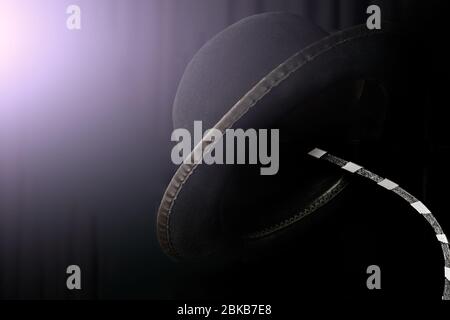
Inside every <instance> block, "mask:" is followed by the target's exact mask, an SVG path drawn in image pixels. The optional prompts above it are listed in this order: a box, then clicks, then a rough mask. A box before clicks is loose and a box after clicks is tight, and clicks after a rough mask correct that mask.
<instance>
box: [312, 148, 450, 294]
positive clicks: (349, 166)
mask: <svg viewBox="0 0 450 320" xmlns="http://www.w3.org/2000/svg"><path fill="white" fill-rule="evenodd" d="M308 154H309V155H310V156H312V157H314V158H317V159H323V160H326V161H328V162H331V163H333V164H335V165H336V166H339V167H340V168H341V169H343V170H346V171H348V172H350V173H354V174H357V175H359V176H362V177H364V178H366V179H369V180H371V181H374V182H376V183H377V184H378V185H379V186H381V187H383V188H385V189H387V190H389V191H392V192H394V193H395V194H397V195H398V196H400V197H402V198H403V199H404V200H405V201H407V202H408V203H409V204H410V205H411V206H412V207H413V208H414V209H415V210H416V211H417V212H418V213H420V214H421V215H422V216H423V217H424V218H425V219H426V220H427V221H428V223H429V224H430V225H431V227H433V229H434V232H435V233H436V238H437V239H438V241H439V242H440V244H441V248H442V253H443V255H444V261H445V266H444V276H445V278H444V279H445V280H444V281H445V284H444V292H443V294H442V299H443V300H450V249H449V246H448V240H447V237H446V236H445V234H444V232H443V231H442V228H441V226H440V225H439V223H438V222H437V220H436V218H435V217H434V216H433V215H432V214H431V211H430V210H428V208H427V207H426V206H425V205H424V204H423V203H422V202H421V201H419V200H418V199H417V198H416V197H414V196H413V195H411V194H410V193H409V192H407V191H406V190H404V189H403V188H401V187H400V186H399V185H398V184H396V183H395V182H392V181H391V180H389V179H386V178H382V177H380V176H379V175H377V174H375V173H373V172H370V171H369V170H367V169H364V168H363V167H361V166H359V165H357V164H356V163H353V162H350V161H346V160H344V159H341V158H339V157H336V156H334V155H332V154H330V153H328V152H327V151H324V150H321V149H319V148H315V149H313V150H311V151H310V152H309V153H308Z"/></svg>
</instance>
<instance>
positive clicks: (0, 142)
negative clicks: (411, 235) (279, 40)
mask: <svg viewBox="0 0 450 320" xmlns="http://www.w3.org/2000/svg"><path fill="white" fill-rule="evenodd" d="M19 2H20V3H22V5H24V6H26V5H27V2H26V1H19ZM30 2H31V1H30ZM75 2H76V3H77V4H79V5H80V6H81V8H82V10H83V29H82V31H81V32H80V33H79V34H76V35H75V36H73V37H75V38H70V37H71V36H72V35H70V36H68V35H67V34H66V33H64V32H66V31H65V30H64V25H63V24H62V25H61V27H60V28H61V31H52V32H48V30H47V29H45V28H39V27H42V26H41V25H39V24H37V25H35V26H30V28H31V29H29V30H30V32H31V31H32V30H34V32H39V31H41V32H43V33H45V32H47V33H45V35H43V36H42V37H43V39H44V38H45V41H46V42H45V43H44V44H47V46H49V47H50V48H51V52H50V49H49V51H48V52H47V51H45V50H44V51H45V52H44V51H42V50H43V49H42V48H40V50H41V51H42V52H44V53H42V52H41V51H39V50H37V51H38V52H41V56H40V60H37V61H36V62H38V63H36V64H33V68H32V69H33V74H34V75H36V74H37V73H38V72H40V73H41V74H42V78H39V77H36V78H35V81H39V80H36V79H47V80H48V79H50V80H48V83H46V84H45V85H46V86H45V85H41V86H40V87H37V89H35V90H32V89H31V88H34V87H33V86H32V84H31V82H32V80H29V78H26V77H25V76H24V78H23V79H22V78H18V80H17V83H14V85H15V86H14V90H13V89H12V88H13V84H12V81H13V80H11V79H12V78H14V77H12V76H11V75H7V74H6V73H4V74H0V77H1V78H2V82H1V83H2V85H4V84H6V83H8V85H9V86H3V88H2V90H1V91H0V93H2V94H3V97H2V99H4V101H1V100H0V125H2V130H1V131H0V297H1V298H6V299H15V298H72V299H80V298H153V299H166V298H185V297H192V298H195V297H207V296H208V290H209V289H208V286H204V287H202V286H201V285H199V284H198V283H196V282H195V281H193V280H192V279H195V274H196V272H195V271H192V270H191V269H189V268H188V267H186V266H182V265H179V264H175V263H173V262H172V261H170V260H169V259H168V258H167V257H165V256H164V255H163V254H162V252H161V250H160V249H159V246H158V243H157V240H156V236H155V219H156V210H157V207H158V205H159V200H160V197H161V195H162V193H163V191H164V189H165V187H166V185H167V183H168V181H169V179H170V177H171V174H172V173H173V172H174V170H175V169H176V168H175V166H173V165H172V164H171V161H170V149H171V147H172V145H171V143H170V133H171V130H172V129H171V126H172V124H171V105H172V101H173V98H174V96H175V93H176V88H177V84H178V82H179V79H180V77H181V75H182V73H183V71H184V68H185V67H186V65H187V63H188V62H189V61H190V59H191V58H192V56H193V55H194V54H195V52H196V51H197V50H198V49H199V48H200V47H201V46H202V45H203V44H204V43H205V42H206V41H207V40H208V39H210V38H211V37H212V36H213V35H215V34H216V33H218V32H219V31H221V30H223V29H224V28H225V27H227V26H228V25H230V24H232V23H234V22H236V21H238V20H240V19H242V18H244V17H246V16H249V15H252V14H256V13H260V12H268V11H290V12H294V13H298V14H301V15H304V16H307V17H309V18H310V19H311V20H312V21H314V22H315V23H317V24H319V25H320V26H321V27H323V28H324V29H325V30H327V31H330V32H331V31H334V30H338V29H342V28H345V27H348V26H351V25H355V24H359V23H364V22H365V19H366V17H367V15H366V13H365V10H366V8H367V6H368V5H369V4H370V3H375V4H378V5H380V7H381V10H382V15H383V19H389V20H395V21H399V22H402V23H403V24H404V26H407V27H408V28H410V29H413V30H415V31H416V32H418V35H417V42H418V43H420V45H419V46H418V47H420V48H421V50H423V51H421V52H420V53H419V54H418V56H420V57H421V58H422V59H420V60H419V61H417V63H418V64H419V65H421V66H423V65H426V66H427V67H428V70H429V73H427V74H424V75H423V79H424V82H426V84H427V86H426V89H424V90H429V92H428V93H427V97H428V101H427V103H426V104H425V105H423V106H422V107H423V109H422V111H423V123H422V125H421V127H420V128H419V129H418V130H419V131H420V134H419V135H420V136H421V139H420V140H419V141H418V142H417V141H415V142H414V143H410V142H408V139H407V138H405V141H406V142H408V143H409V144H408V148H417V150H420V154H421V157H420V158H419V159H416V160H411V161H412V162H411V163H412V164H411V166H413V167H414V172H415V175H414V177H408V182H407V184H406V185H404V187H405V188H406V189H407V190H412V193H413V194H415V195H416V196H417V197H420V198H421V199H422V200H423V201H424V202H425V203H426V204H427V205H428V206H429V207H430V208H432V211H433V212H435V215H436V217H437V219H438V221H440V222H441V224H442V226H443V228H444V230H449V228H450V223H449V222H450V219H449V218H448V217H447V216H448V212H449V205H448V204H447V201H446V193H447V183H446V181H448V178H450V174H449V170H448V169H447V168H446V167H445V166H446V165H447V163H448V159H449V156H450V154H449V143H448V134H447V120H446V112H445V109H446V107H447V103H446V100H445V98H447V96H446V92H447V90H448V89H447V84H448V76H447V74H448V72H447V71H448V62H447V59H448V58H447V57H448V55H447V51H446V49H445V46H446V45H445V41H446V40H445V39H446V38H447V37H446V32H447V29H448V28H447V27H446V25H445V14H446V12H448V11H446V9H447V8H446V7H445V3H446V1H361V0H354V1H350V0H346V1H338V0H335V1H333V0H327V1H325V0H320V1H319V0H309V1H307V0H304V1H301V0H292V1H287V0H286V1H283V0H265V1H264V0H261V1H259V0H246V1H232V0H230V1H208V0H189V1H178V0H176V1H175V0H159V1H158V0H153V1H151V0H149V1H144V0H133V1H125V0H109V1H105V0H98V1H47V2H45V6H44V7H45V10H47V11H45V12H44V10H42V11H39V10H35V11H33V10H31V9H30V10H31V11H30V14H36V15H41V17H44V18H48V17H50V15H51V17H53V16H54V15H55V16H56V14H59V13H58V12H60V11H59V10H61V9H62V12H63V13H64V8H65V7H66V6H67V5H68V4H72V3H75ZM43 3H44V2H43ZM48 12H50V13H48ZM47 15H49V16H47ZM58 19H59V18H54V19H50V20H48V19H47V21H50V22H48V23H49V25H51V23H55V26H58V23H59V22H60V21H59V20H58ZM62 19H65V16H64V14H63V15H62ZM62 21H64V20H62ZM93 21H95V23H94V22H93ZM49 25H47V27H48V28H50V27H49ZM33 27H34V29H33ZM51 28H53V26H51ZM52 30H53V29H52ZM11 32H13V30H11ZM57 43H60V45H59V44H58V45H57ZM41 45H42V44H41ZM35 55H36V52H34V50H31V49H30V51H29V52H28V54H27V57H29V56H31V57H33V56H35ZM55 57H56V58H57V59H56V60H58V61H57V64H56V65H55V59H51V58H55ZM64 57H66V58H67V61H66V60H64ZM28 59H30V58H28ZM60 60H61V61H60ZM31 61H32V62H33V60H31ZM105 61H106V62H105ZM411 68H415V66H414V65H412V66H411ZM61 70H63V71H64V70H66V71H67V72H68V73H69V76H68V77H67V78H64V79H65V80H61V79H63V78H60V77H57V76H53V75H54V74H60V73H62V71H61ZM12 72H14V71H12ZM14 79H15V78H14ZM27 79H28V80H27ZM14 81H16V80H14ZM22 81H25V82H22ZM27 81H28V82H27ZM22 87H23V88H24V89H23V90H22ZM10 89H11V90H10ZM7 91H8V92H7ZM13 91H14V92H15V93H16V95H13V94H12V93H10V92H13ZM21 106H22V107H21ZM37 106H42V107H41V108H37ZM46 115H48V117H47V116H46ZM10 119H14V121H10ZM447 232H448V231H447ZM430 241H431V240H430ZM70 264H77V265H79V266H80V267H81V268H82V271H83V278H82V279H83V282H82V285H83V290H82V291H81V292H69V291H68V290H67V289H66V287H65V280H66V274H65V269H66V267H67V266H68V265H70ZM191 286H192V292H191V294H189V288H191ZM186 288H187V289H186ZM437 293H438V294H439V292H437ZM216 294H217V292H216Z"/></svg>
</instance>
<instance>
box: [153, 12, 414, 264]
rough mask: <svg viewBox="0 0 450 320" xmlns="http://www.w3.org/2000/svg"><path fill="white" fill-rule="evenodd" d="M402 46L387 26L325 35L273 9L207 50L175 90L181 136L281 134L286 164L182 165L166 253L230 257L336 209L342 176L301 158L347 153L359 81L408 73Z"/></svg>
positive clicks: (162, 231)
mask: <svg viewBox="0 0 450 320" xmlns="http://www.w3.org/2000/svg"><path fill="white" fill-rule="evenodd" d="M401 42H402V41H401V37H400V36H398V35H397V34H396V33H395V32H393V31H392V30H391V27H390V26H389V24H387V23H385V24H383V28H382V29H381V30H368V29H367V28H366V26H365V25H361V26H356V27H352V28H350V29H347V30H343V31H339V32H336V33H334V34H327V33H326V32H325V31H323V30H322V29H321V28H319V27H318V26H315V25H314V24H312V23H311V22H309V21H308V20H306V19H304V18H302V17H299V16H296V15H293V14H288V13H266V14H260V15H256V16H252V17H249V18H246V19H244V20H242V21H240V22H238V23H236V24H234V25H232V26H230V27H228V28H227V29H226V30H224V31H223V32H221V33H220V34H218V35H217V36H215V37H214V38H213V39H211V40H210V41H209V42H208V43H207V44H205V45H204V46H203V47H202V48H201V49H200V51H199V52H198V53H197V54H196V55H195V57H194V58H193V60H192V61H191V62H190V64H189V65H188V67H187V69H186V71H185V73H184V75H183V77H182V79H181V82H180V84H179V88H178V91H177V95H176V99H175V102H174V107H173V122H174V128H186V129H188V130H191V131H192V128H193V123H194V121H202V122H203V128H204V129H209V128H216V129H218V130H220V131H221V132H222V133H223V132H224V131H225V130H226V129H228V128H235V129H237V128H242V129H244V130H246V129H249V128H254V129H272V128H273V129H275V128H277V129H280V150H279V151H280V157H279V158H280V167H279V172H278V173H277V174H276V175H272V176H264V175H260V171H259V169H260V167H259V166H254V165H219V164H213V165H206V164H196V163H192V164H190V163H183V164H182V165H180V167H179V168H178V170H177V171H176V173H175V175H174V176H173V178H172V180H171V181H170V183H169V185H168V187H167V189H166V192H165V194H164V196H163V198H162V201H161V204H160V207H159V210H158V216H157V235H158V239H159V242H160V245H161V247H162V249H163V250H164V252H165V253H166V254H168V255H169V256H171V257H174V258H177V259H187V260H191V259H208V258H210V257H214V256H226V255H228V254H231V255H232V254H233V252H234V251H235V250H239V248H240V247H242V246H245V245H247V244H249V243H250V244H253V243H268V242H270V241H275V240H276V239H277V238H279V237H283V236H285V235H286V234H288V233H292V232H296V231H295V230H296V227H297V226H298V225H300V224H301V223H302V222H301V221H302V219H303V218H304V217H305V216H309V215H316V214H318V213H319V212H320V211H321V210H323V208H326V207H328V210H330V206H332V205H333V199H335V198H336V197H339V194H340V193H341V191H342V190H344V189H345V187H346V185H347V184H348V181H347V178H346V176H345V175H344V174H343V173H342V172H340V171H338V170H335V169H334V168H331V167H328V166H324V165H323V164H322V163H319V162H316V161H314V160H313V159H309V158H308V156H307V155H306V153H307V151H308V150H309V149H311V148H312V147H314V146H316V144H319V145H322V146H323V145H326V146H327V145H328V146H330V147H331V148H334V147H337V148H339V146H341V145H344V144H343V142H344V141H346V140H347V139H348V134H349V130H350V131H351V129H349V128H350V127H351V122H352V121H354V120H355V119H359V118H358V116H356V114H357V113H358V112H359V111H358V108H357V107H355V106H357V105H358V103H357V101H358V99H360V98H361V90H362V89H361V88H362V87H363V85H362V84H361V83H364V81H375V82H377V83H382V84H383V86H388V85H389V84H388V83H387V82H388V79H391V78H392V77H391V76H392V75H393V74H398V73H399V72H401V69H402V68H404V67H405V66H404V65H403V64H402V59H401V55H399V52H400V51H401V50H404V49H403V48H404V47H402V44H401ZM399 70H400V71H399ZM385 82H386V83H385ZM383 86H382V87H383ZM377 88H378V90H380V89H379V87H377ZM381 91H383V90H381ZM355 108H356V109H355ZM380 109H382V108H380ZM355 110H357V111H355ZM363 111H364V110H363ZM381 113H382V112H381ZM382 117H383V115H382V114H381V115H376V117H375V118H377V119H378V118H382ZM372 131H373V130H372ZM375 131H376V130H375ZM208 143H210V142H208V141H202V142H201V143H200V145H199V146H197V147H203V148H204V147H206V146H207V145H208Z"/></svg>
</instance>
